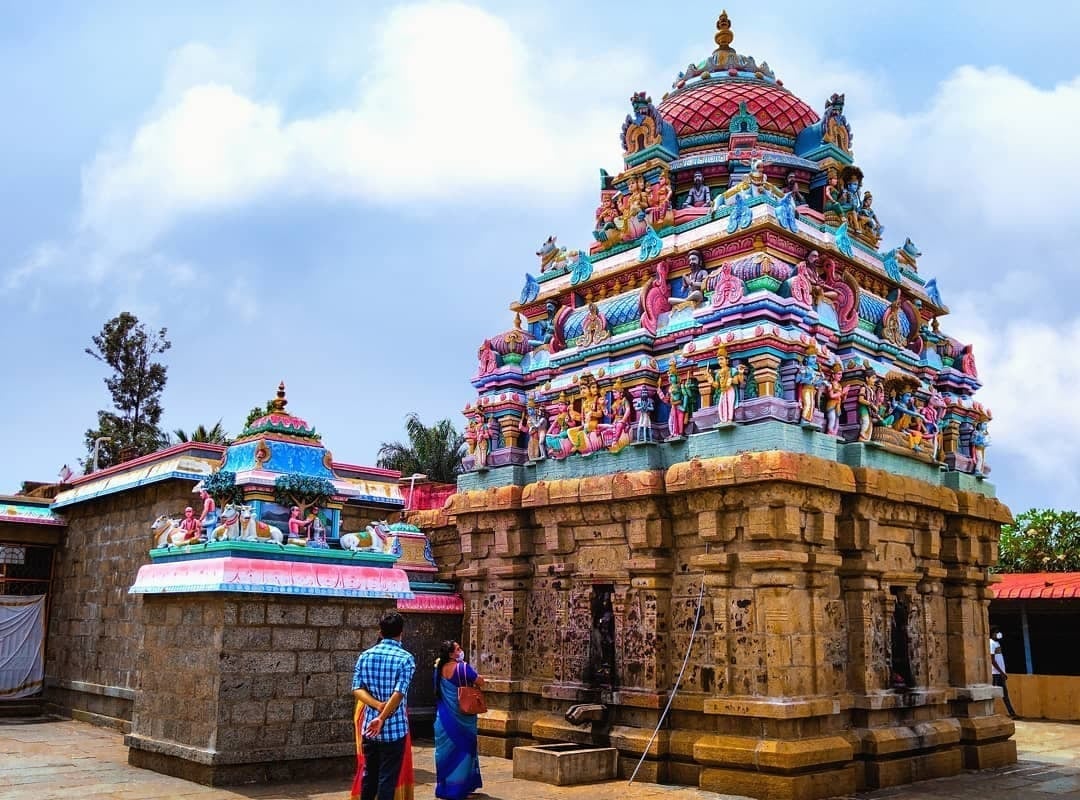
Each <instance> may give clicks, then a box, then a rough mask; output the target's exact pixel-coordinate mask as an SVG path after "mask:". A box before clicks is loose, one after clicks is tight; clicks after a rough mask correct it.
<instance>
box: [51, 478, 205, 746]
mask: <svg viewBox="0 0 1080 800" xmlns="http://www.w3.org/2000/svg"><path fill="white" fill-rule="evenodd" d="M191 488H192V482H191V481H183V480H168V481H162V482H160V483H155V484H151V485H149V486H145V487H138V488H133V489H130V490H128V491H125V492H122V493H118V494H114V495H109V496H106V497H102V498H100V499H92V500H87V501H86V502H83V503H79V504H77V505H72V506H69V507H66V508H64V509H62V510H61V513H62V514H63V516H64V518H65V519H66V520H67V523H68V525H67V529H66V531H65V534H64V537H63V539H62V540H61V543H60V545H59V547H58V548H57V554H56V562H55V566H54V570H53V580H52V596H51V598H50V612H49V617H50V618H49V633H48V641H47V643H46V650H45V655H46V659H45V675H46V687H47V689H46V701H47V703H49V705H50V706H51V707H52V709H53V710H54V711H56V712H58V713H61V714H65V715H71V716H73V717H75V718H77V719H83V720H86V721H88V722H93V723H95V724H99V725H108V726H111V727H115V728H119V729H121V730H127V729H128V726H129V724H130V719H131V702H132V698H133V697H134V691H133V690H134V683H135V657H136V653H137V651H138V649H139V647H140V643H141V635H142V634H141V628H140V624H139V620H138V616H139V615H138V610H139V606H140V604H141V600H140V599H139V598H138V597H137V596H133V595H129V594H128V591H127V590H128V588H129V587H130V586H131V585H132V584H133V583H134V582H135V576H136V574H137V573H138V571H139V567H140V566H142V565H143V564H148V563H149V562H150V557H149V555H148V553H149V550H150V548H151V546H152V544H153V537H152V536H151V533H150V524H151V523H152V522H153V521H154V519H155V518H156V517H157V516H158V515H159V514H172V515H176V516H182V512H183V510H184V507H185V506H187V505H191V503H192V500H193V499H194V497H195V496H194V495H192V493H191Z"/></svg>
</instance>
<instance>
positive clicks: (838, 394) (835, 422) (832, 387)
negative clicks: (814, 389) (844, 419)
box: [823, 362, 844, 436]
mask: <svg viewBox="0 0 1080 800" xmlns="http://www.w3.org/2000/svg"><path fill="white" fill-rule="evenodd" d="M843 376H844V368H843V367H842V366H840V363H839V362H837V363H835V364H833V366H832V369H831V370H830V371H829V380H828V382H827V383H826V384H825V387H824V390H823V392H824V395H825V403H824V406H825V433H827V434H828V435H829V436H837V435H839V433H840V406H841V405H842V404H843V402H844V384H843V383H842V380H841V379H842V378H843Z"/></svg>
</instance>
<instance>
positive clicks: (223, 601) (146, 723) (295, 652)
mask: <svg viewBox="0 0 1080 800" xmlns="http://www.w3.org/2000/svg"><path fill="white" fill-rule="evenodd" d="M394 602H395V601H394V600H392V599H351V598H328V597H294V596H288V595H284V596H272V595H257V594H251V595H246V594H239V593H228V594H226V593H221V594H195V593H190V594H158V595H154V594H148V595H146V596H145V597H144V600H143V605H142V617H143V630H144V638H143V646H142V647H141V649H140V650H139V664H138V673H139V687H138V690H137V693H136V696H135V704H134V714H133V719H132V724H131V733H130V734H129V735H127V736H126V737H125V739H124V743H125V744H126V745H127V746H128V747H129V748H130V749H129V752H128V762H129V763H130V764H132V765H134V766H137V767H143V768H145V769H152V770H155V771H157V772H163V773H166V774H168V775H175V776H177V777H181V778H184V779H186V780H191V781H195V782H198V783H203V784H208V785H215V786H220V785H229V784H239V783H265V782H279V781H290V780H297V779H303V778H310V777H315V776H318V777H326V776H328V775H342V776H344V775H349V774H351V773H352V772H353V770H355V769H356V750H355V745H354V743H353V742H354V739H353V723H352V715H353V699H352V693H351V684H352V674H353V667H354V665H355V663H356V658H357V656H358V655H359V653H360V652H361V650H363V649H364V648H366V647H370V646H371V645H373V644H374V643H375V642H376V641H377V640H378V636H379V630H378V622H379V619H380V617H381V616H382V615H383V614H384V613H385V612H386V611H388V610H390V609H392V608H393V607H394Z"/></svg>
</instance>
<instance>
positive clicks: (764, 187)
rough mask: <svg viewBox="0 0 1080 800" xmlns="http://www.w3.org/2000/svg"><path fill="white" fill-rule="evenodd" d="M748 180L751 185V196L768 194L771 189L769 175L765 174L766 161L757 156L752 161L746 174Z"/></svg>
mask: <svg viewBox="0 0 1080 800" xmlns="http://www.w3.org/2000/svg"><path fill="white" fill-rule="evenodd" d="M746 182H747V184H748V185H749V194H750V196H751V197H760V196H762V195H764V194H766V193H767V192H768V191H769V189H770V188H771V187H770V186H769V176H768V175H766V174H765V162H764V161H763V160H762V159H760V158H755V159H754V160H753V161H751V162H750V172H748V173H747V175H746Z"/></svg>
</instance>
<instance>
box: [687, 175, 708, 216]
mask: <svg viewBox="0 0 1080 800" xmlns="http://www.w3.org/2000/svg"><path fill="white" fill-rule="evenodd" d="M710 205H712V192H711V191H710V190H709V187H708V186H706V185H705V178H704V176H703V175H702V174H701V173H700V172H695V173H694V185H693V186H691V187H690V192H689V193H688V194H687V195H686V200H684V201H683V208H708V207H709V206H710Z"/></svg>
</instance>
